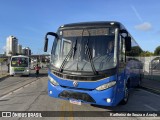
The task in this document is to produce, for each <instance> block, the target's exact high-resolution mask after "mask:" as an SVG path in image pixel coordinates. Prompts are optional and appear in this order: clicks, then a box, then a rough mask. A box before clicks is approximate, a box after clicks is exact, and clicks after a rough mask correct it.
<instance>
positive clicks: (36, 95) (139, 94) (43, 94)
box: [0, 71, 160, 120]
mask: <svg viewBox="0 0 160 120" xmlns="http://www.w3.org/2000/svg"><path fill="white" fill-rule="evenodd" d="M47 81H48V78H47V74H46V75H45V74H42V75H40V76H39V77H38V78H36V77H35V75H34V71H33V74H31V76H30V77H25V76H15V77H7V78H6V79H4V80H2V81H0V111H23V112H24V111H26V112H29V111H41V112H45V111H50V112H49V114H50V115H52V116H53V115H54V114H55V113H57V112H59V113H60V115H59V116H56V115H55V117H54V116H53V117H43V116H42V118H17V117H15V118H0V120H3V119H4V120H8V119H9V120H10V119H11V120H32V119H34V120H39V119H40V120H55V119H56V120H104V119H106V120H115V119H117V118H118V119H119V120H159V119H160V117H137V116H134V117H107V115H106V114H108V112H110V111H113V112H118V111H128V112H133V111H142V112H149V111H150V112H157V111H160V104H159V102H158V101H159V100H160V96H159V95H157V94H154V93H151V92H148V91H146V90H143V89H138V88H137V89H134V90H132V91H131V93H130V96H129V101H128V103H127V104H126V105H118V106H116V107H104V106H95V105H89V104H84V103H83V104H82V105H80V106H79V105H74V104H71V103H69V101H65V100H60V99H55V98H51V97H49V96H48V94H47ZM76 111H78V112H76ZM77 113H78V114H77ZM46 114H47V113H46ZM68 114H70V115H71V116H70V117H66V116H67V115H68ZM84 114H85V115H87V114H89V116H88V117H84ZM99 115H101V117H100V116H99ZM92 116H99V117H92Z"/></svg>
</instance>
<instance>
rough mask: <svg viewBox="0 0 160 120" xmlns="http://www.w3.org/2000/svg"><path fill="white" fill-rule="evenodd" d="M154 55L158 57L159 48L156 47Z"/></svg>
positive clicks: (159, 53)
mask: <svg viewBox="0 0 160 120" xmlns="http://www.w3.org/2000/svg"><path fill="white" fill-rule="evenodd" d="M154 55H160V46H158V47H156V49H155V51H154Z"/></svg>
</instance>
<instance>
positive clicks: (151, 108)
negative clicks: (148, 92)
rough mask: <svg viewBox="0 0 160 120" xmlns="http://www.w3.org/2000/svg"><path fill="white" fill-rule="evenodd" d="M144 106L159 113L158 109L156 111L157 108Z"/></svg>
mask: <svg viewBox="0 0 160 120" xmlns="http://www.w3.org/2000/svg"><path fill="white" fill-rule="evenodd" d="M144 106H145V107H147V108H149V109H151V110H153V111H158V110H157V109H155V108H153V107H151V106H149V105H146V104H144Z"/></svg>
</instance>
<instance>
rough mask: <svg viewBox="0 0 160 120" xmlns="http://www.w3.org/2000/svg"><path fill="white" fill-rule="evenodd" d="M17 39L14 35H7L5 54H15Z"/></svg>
mask: <svg viewBox="0 0 160 120" xmlns="http://www.w3.org/2000/svg"><path fill="white" fill-rule="evenodd" d="M17 46H18V39H17V38H16V37H14V36H9V37H8V38H7V41H6V56H12V55H16V54H17Z"/></svg>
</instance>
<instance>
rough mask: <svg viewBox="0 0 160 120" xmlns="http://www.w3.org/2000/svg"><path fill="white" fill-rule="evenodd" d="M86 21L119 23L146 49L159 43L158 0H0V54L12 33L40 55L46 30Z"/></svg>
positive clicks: (51, 30)
mask: <svg viewBox="0 0 160 120" xmlns="http://www.w3.org/2000/svg"><path fill="white" fill-rule="evenodd" d="M89 21H118V22H121V23H122V24H123V25H124V26H125V27H126V28H127V30H128V31H129V32H130V34H131V35H132V36H133V38H134V39H135V40H136V41H137V43H138V44H139V45H140V47H141V48H142V49H143V50H145V51H146V50H148V51H150V52H154V50H155V48H156V47H157V46H160V0H0V53H3V52H4V51H5V46H6V38H7V37H8V36H10V35H13V36H15V37H16V38H18V43H19V44H21V45H22V46H23V47H30V48H31V50H32V52H33V54H42V53H44V52H43V46H44V36H45V34H46V33H47V32H56V31H57V29H58V27H59V26H61V25H63V24H67V23H75V22H89ZM51 44H52V40H50V41H49V49H51ZM48 53H50V50H49V52H48Z"/></svg>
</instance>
